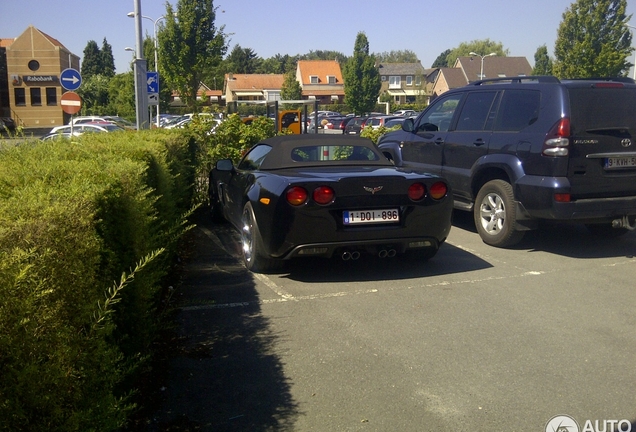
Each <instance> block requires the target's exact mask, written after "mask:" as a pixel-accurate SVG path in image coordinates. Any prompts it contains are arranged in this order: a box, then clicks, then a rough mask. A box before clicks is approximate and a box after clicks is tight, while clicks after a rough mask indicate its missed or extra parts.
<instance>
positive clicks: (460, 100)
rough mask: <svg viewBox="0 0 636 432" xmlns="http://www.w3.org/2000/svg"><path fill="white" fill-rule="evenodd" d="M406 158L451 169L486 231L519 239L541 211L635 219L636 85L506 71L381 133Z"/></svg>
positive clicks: (486, 235)
mask: <svg viewBox="0 0 636 432" xmlns="http://www.w3.org/2000/svg"><path fill="white" fill-rule="evenodd" d="M378 146H379V148H380V149H381V150H382V152H383V153H384V154H385V155H386V156H387V157H388V158H389V159H391V160H393V162H394V163H395V165H397V166H404V167H410V168H414V169H418V170H425V171H428V172H431V173H434V174H437V175H440V176H443V177H445V178H446V179H447V180H448V181H449V183H450V185H451V187H452V189H453V194H454V195H453V197H454V201H455V208H457V209H462V210H467V211H472V212H473V215H474V219H475V225H476V228H477V231H478V232H479V235H480V236H481V238H482V239H483V241H484V242H485V243H488V244H490V245H493V246H498V247H506V246H511V245H513V244H515V243H517V242H519V241H520V240H521V238H522V237H523V234H524V232H525V231H527V230H530V229H535V228H537V227H538V222H539V221H540V220H551V221H562V222H566V221H567V222H577V223H584V224H586V226H587V227H588V229H589V230H590V231H592V232H595V233H599V234H605V235H620V234H624V233H626V232H628V230H634V229H635V228H636V222H635V219H636V84H635V83H634V80H631V79H629V78H607V79H605V78H602V79H581V80H559V79H557V78H555V77H549V76H545V77H544V76H542V77H539V76H530V77H514V78H500V79H499V78H498V79H488V80H483V81H477V82H475V83H472V84H469V85H468V86H465V87H462V88H458V89H454V90H450V91H448V92H446V93H444V94H442V95H441V96H439V97H438V98H437V99H435V100H434V101H433V102H432V103H431V104H430V105H429V107H428V108H427V109H426V110H424V111H423V112H422V114H420V115H419V116H418V117H417V118H416V119H415V120H412V119H407V120H405V121H404V123H403V126H402V130H398V131H395V132H389V133H387V134H385V135H384V136H382V137H381V138H380V140H379V141H378Z"/></svg>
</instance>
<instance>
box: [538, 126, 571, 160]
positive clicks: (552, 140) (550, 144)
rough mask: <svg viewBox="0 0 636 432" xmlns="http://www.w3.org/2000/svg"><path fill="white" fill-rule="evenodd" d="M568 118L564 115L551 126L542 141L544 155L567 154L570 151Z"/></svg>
mask: <svg viewBox="0 0 636 432" xmlns="http://www.w3.org/2000/svg"><path fill="white" fill-rule="evenodd" d="M569 137H570V119H569V118H567V117H565V118H562V119H560V120H559V121H558V122H556V123H555V124H554V126H552V129H550V132H548V135H546V138H545V142H544V143H543V152H542V153H543V155H544V156H553V157H554V156H567V155H568V154H569V152H570V150H569V145H570V138H569Z"/></svg>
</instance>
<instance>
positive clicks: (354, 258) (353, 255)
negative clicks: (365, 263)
mask: <svg viewBox="0 0 636 432" xmlns="http://www.w3.org/2000/svg"><path fill="white" fill-rule="evenodd" d="M358 258H360V252H358V251H353V252H351V259H352V260H357V259H358Z"/></svg>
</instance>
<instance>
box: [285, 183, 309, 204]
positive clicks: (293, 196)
mask: <svg viewBox="0 0 636 432" xmlns="http://www.w3.org/2000/svg"><path fill="white" fill-rule="evenodd" d="M285 196H286V197H287V202H288V203H290V204H291V205H293V206H299V205H302V204H305V202H307V197H308V196H309V194H308V193H307V191H306V190H305V189H304V188H301V187H300V186H294V187H293V188H290V189H289V190H288V191H287V194H286V195H285Z"/></svg>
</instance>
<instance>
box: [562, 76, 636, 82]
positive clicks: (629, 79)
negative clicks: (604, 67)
mask: <svg viewBox="0 0 636 432" xmlns="http://www.w3.org/2000/svg"><path fill="white" fill-rule="evenodd" d="M564 81H565V80H564ZM567 81H614V82H622V83H627V84H636V81H635V80H634V79H633V78H629V77H590V78H568V79H567Z"/></svg>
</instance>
